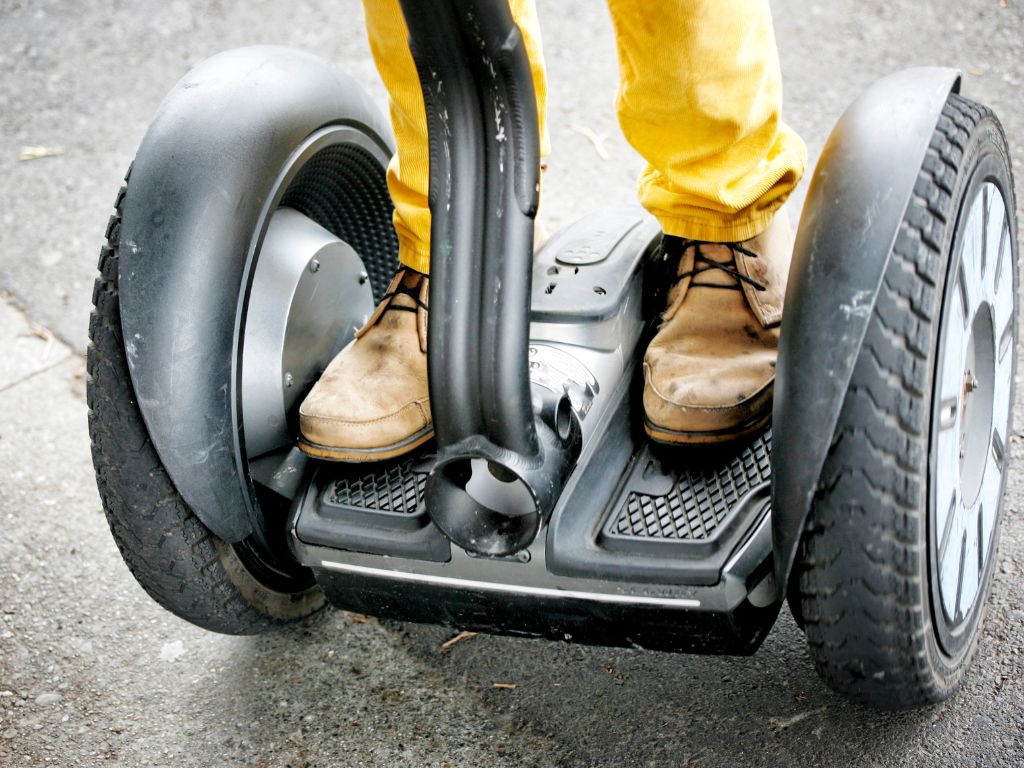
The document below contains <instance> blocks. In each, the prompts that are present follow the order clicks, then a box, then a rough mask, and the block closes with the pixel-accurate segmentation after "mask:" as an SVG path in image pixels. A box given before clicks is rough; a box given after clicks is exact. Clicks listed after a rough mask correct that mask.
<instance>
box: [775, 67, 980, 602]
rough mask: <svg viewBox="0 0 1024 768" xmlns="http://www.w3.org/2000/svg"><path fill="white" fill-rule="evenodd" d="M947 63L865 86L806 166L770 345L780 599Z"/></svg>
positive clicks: (945, 87) (955, 77)
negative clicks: (807, 176) (808, 175)
mask: <svg viewBox="0 0 1024 768" xmlns="http://www.w3.org/2000/svg"><path fill="white" fill-rule="evenodd" d="M959 84H960V74H959V73H958V72H957V71H955V70H952V69H940V68H924V67H922V68H915V69H907V70H904V71H902V72H897V73H895V74H893V75H890V76H888V77H885V78H883V79H881V80H879V81H878V82H876V83H874V84H873V85H872V86H871V87H870V88H868V89H867V90H866V91H865V92H864V93H863V94H862V95H861V96H860V97H859V98H858V99H857V100H856V101H855V102H854V103H853V104H852V105H851V106H850V107H849V109H847V110H846V112H845V113H844V114H843V116H842V118H840V120H839V122H838V124H837V125H836V127H835V128H834V129H833V131H832V134H831V135H830V136H829V139H828V142H827V143H826V144H825V148H824V150H822V153H821V159H820V160H819V161H818V165H817V167H816V168H815V171H814V178H813V179H812V181H811V186H810V189H809V191H808V193H807V199H806V202H805V203H804V209H803V213H802V215H801V218H800V227H799V230H798V232H797V236H796V245H795V248H794V252H793V263H792V266H791V267H790V272H789V287H788V289H787V291H786V314H785V320H784V321H783V323H782V332H781V339H780V341H779V361H778V370H777V379H776V384H775V404H774V414H773V443H774V446H773V451H772V540H773V548H774V559H775V584H776V588H777V590H778V594H779V596H780V597H784V596H785V594H786V584H787V579H788V578H789V573H790V570H791V569H792V566H793V561H794V559H795V557H796V550H797V546H798V544H799V542H800V536H801V534H802V533H803V527H804V523H805V522H806V519H807V515H808V513H809V512H810V509H811V504H812V501H813V499H814V494H815V492H816V491H817V489H818V480H819V477H820V476H821V470H822V467H823V466H824V462H825V457H826V454H827V453H828V450H829V446H830V444H831V442H832V434H833V432H834V430H835V426H836V423H837V421H838V419H839V412H840V409H841V408H842V406H843V401H844V399H845V397H846V390H847V387H848V386H849V382H850V376H851V375H852V373H853V367H854V364H855V363H856V361H857V357H858V355H859V354H860V348H861V344H862V343H863V340H864V334H865V333H866V331H867V326H868V320H869V318H870V317H871V313H872V311H873V309H874V305H875V300H876V297H877V295H878V290H879V287H880V285H881V281H882V276H883V275H884V274H885V270H886V266H887V265H888V263H889V254H890V252H891V251H892V247H893V245H894V244H895V241H896V235H897V234H898V232H899V227H900V223H901V222H902V220H903V215H904V212H905V210H906V207H907V204H908V202H909V201H910V198H911V195H912V193H913V189H914V183H915V182H916V181H917V176H918V171H919V170H920V168H921V165H922V163H923V162H924V159H925V154H926V152H927V150H928V144H929V142H930V140H931V137H932V133H933V132H934V130H935V126H936V123H937V122H938V120H939V115H940V113H941V111H942V107H943V105H944V104H945V102H946V99H947V97H948V96H949V94H950V92H951V91H956V90H959Z"/></svg>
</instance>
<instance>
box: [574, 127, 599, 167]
mask: <svg viewBox="0 0 1024 768" xmlns="http://www.w3.org/2000/svg"><path fill="white" fill-rule="evenodd" d="M569 130H570V131H572V132H573V133H578V134H579V135H580V136H582V137H583V138H585V139H587V140H588V141H589V142H590V143H591V144H593V145H594V151H595V152H597V156H598V157H600V158H601V159H602V160H607V159H608V150H607V149H605V148H604V143H605V141H607V139H608V134H607V133H594V132H593V131H592V130H591V129H590V128H587V126H585V125H577V124H576V123H570V124H569Z"/></svg>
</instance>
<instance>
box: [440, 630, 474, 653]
mask: <svg viewBox="0 0 1024 768" xmlns="http://www.w3.org/2000/svg"><path fill="white" fill-rule="evenodd" d="M476 634H477V633H476V632H466V631H462V632H459V634H457V635H456V636H455V637H450V638H448V639H447V640H445V641H444V642H443V643H441V654H442V655H443V656H447V655H448V654H449V653H451V651H452V646H453V645H455V644H456V643H461V642H462V641H463V640H465V639H466V638H468V637H476Z"/></svg>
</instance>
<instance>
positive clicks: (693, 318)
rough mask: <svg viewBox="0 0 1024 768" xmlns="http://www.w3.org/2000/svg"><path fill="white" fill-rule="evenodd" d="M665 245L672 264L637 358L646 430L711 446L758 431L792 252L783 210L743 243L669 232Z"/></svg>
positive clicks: (768, 398)
mask: <svg viewBox="0 0 1024 768" xmlns="http://www.w3.org/2000/svg"><path fill="white" fill-rule="evenodd" d="M663 248H664V249H665V250H666V252H667V254H668V256H670V257H672V256H676V255H678V257H679V267H678V270H677V272H676V274H677V282H676V283H675V285H673V287H672V289H671V290H670V291H669V295H668V308H667V309H666V310H665V312H664V314H663V315H662V321H661V326H660V328H659V329H658V333H657V335H656V336H655V337H654V339H653V340H652V341H651V343H650V346H648V348H647V353H646V354H645V355H644V396H643V401H644V413H645V419H644V425H645V427H646V429H647V434H648V435H649V436H650V437H651V438H652V439H653V440H655V441H657V442H660V443H718V442H725V441H727V440H733V439H736V438H739V437H742V436H744V435H747V434H750V433H751V432H754V431H756V430H758V429H760V428H761V427H763V426H764V425H765V424H767V422H768V420H769V419H770V418H771V409H772V394H773V389H774V383H775V361H776V357H777V350H778V342H779V329H778V326H779V322H780V321H781V320H782V301H783V297H784V296H785V293H786V278H787V276H788V273H789V261H790V257H791V255H792V251H793V242H792V235H791V233H790V230H789V223H788V222H787V220H786V217H785V215H778V216H776V217H775V218H774V219H773V220H772V222H771V224H770V225H769V226H768V228H767V229H766V230H765V231H764V232H762V233H761V234H760V235H758V236H757V237H754V238H752V239H750V240H746V241H744V242H742V243H731V244H730V243H706V242H698V241H694V240H683V239H681V238H666V239H665V243H664V246H663ZM673 250H675V252H676V253H675V254H673V253H672V251H673Z"/></svg>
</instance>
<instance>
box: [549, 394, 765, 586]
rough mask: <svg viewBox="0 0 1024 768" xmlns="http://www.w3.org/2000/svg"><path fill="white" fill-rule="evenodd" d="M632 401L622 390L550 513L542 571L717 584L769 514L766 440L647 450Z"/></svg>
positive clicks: (650, 581) (636, 408) (645, 580)
mask: <svg viewBox="0 0 1024 768" xmlns="http://www.w3.org/2000/svg"><path fill="white" fill-rule="evenodd" d="M637 394H639V393H637V392H634V393H633V395H634V396H633V397H630V396H629V394H628V393H625V392H624V393H623V395H622V401H621V402H620V404H619V407H618V408H616V409H615V411H616V412H615V415H614V416H613V417H612V419H611V421H610V422H609V424H608V426H607V428H606V429H605V431H604V433H603V434H601V435H600V436H598V437H596V438H595V439H596V440H597V441H598V442H597V446H596V448H595V450H594V451H593V454H592V456H591V457H590V459H589V460H588V461H586V462H585V463H583V464H582V465H581V466H579V467H578V468H577V471H576V474H575V475H574V479H573V482H572V484H571V485H570V487H569V488H568V489H567V492H566V493H565V494H564V495H563V497H562V499H561V500H560V502H559V505H558V507H557V508H556V509H555V511H554V513H553V514H552V518H551V523H550V528H549V531H548V538H547V547H546V558H547V566H548V569H549V570H550V571H551V572H552V573H555V574H558V575H561V576H575V577H583V578H599V579H610V580H624V581H641V582H647V583H664V584H695V585H711V584H716V583H718V582H719V581H720V580H721V578H722V573H723V571H724V569H725V564H726V562H727V561H728V559H729V557H730V556H731V555H732V553H733V552H734V551H735V550H736V548H737V547H738V546H739V545H740V544H741V542H742V541H743V540H744V538H745V537H746V535H747V534H748V533H749V531H750V530H751V529H752V528H753V526H754V525H755V523H756V522H757V521H758V520H760V519H761V517H762V516H763V515H764V514H765V511H766V509H767V508H768V492H769V491H768V489H769V483H770V469H769V467H770V455H771V435H770V433H769V432H767V431H766V432H765V433H763V434H761V435H758V436H755V437H751V438H748V439H746V440H743V441H741V442H739V443H737V444H735V445H729V446H726V447H723V448H719V449H717V450H715V449H711V448H705V449H702V450H699V451H695V450H693V449H689V450H686V449H671V448H666V447H663V446H654V445H652V444H651V442H650V441H649V440H648V439H647V438H646V436H645V435H644V434H643V431H642V428H640V427H639V426H638V424H640V422H641V420H640V418H639V414H638V411H639V409H640V407H641V406H640V404H639V403H638V402H636V401H637V400H638V399H639V398H638V397H636V395H637ZM631 502H632V503H631ZM645 507H646V509H645ZM645 513H646V514H645Z"/></svg>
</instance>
